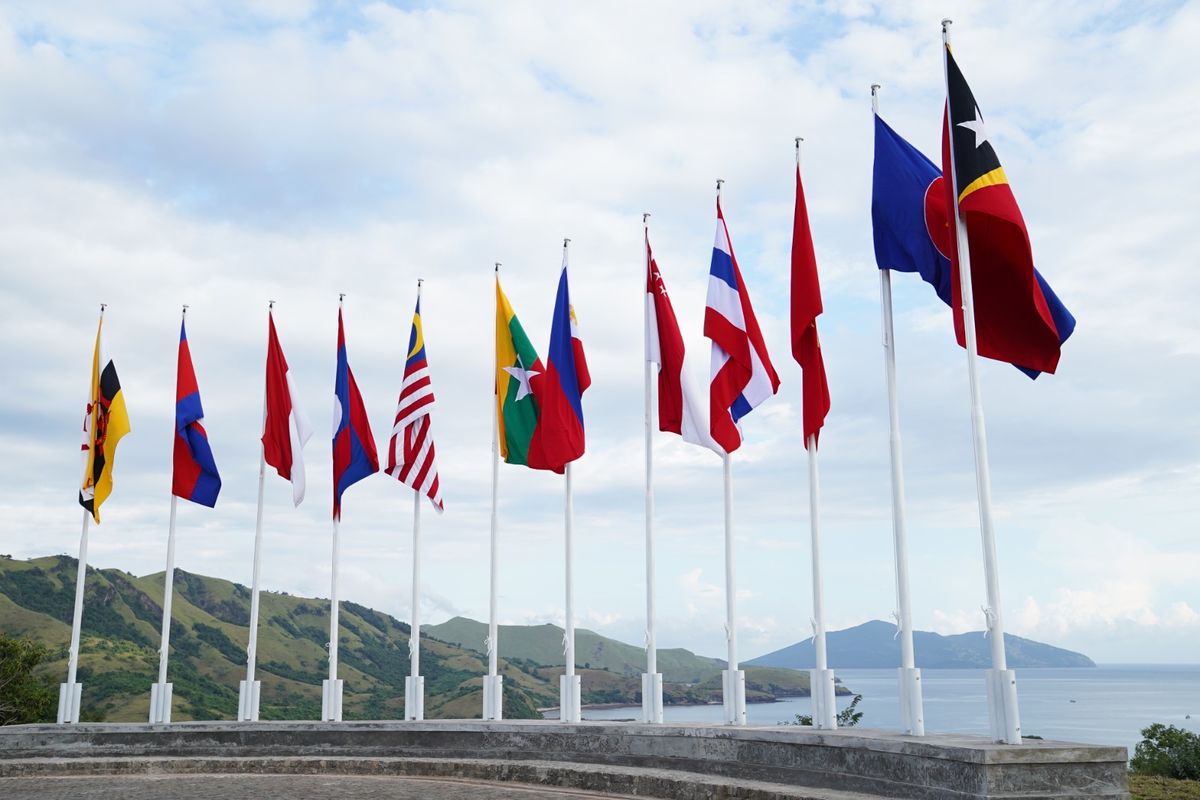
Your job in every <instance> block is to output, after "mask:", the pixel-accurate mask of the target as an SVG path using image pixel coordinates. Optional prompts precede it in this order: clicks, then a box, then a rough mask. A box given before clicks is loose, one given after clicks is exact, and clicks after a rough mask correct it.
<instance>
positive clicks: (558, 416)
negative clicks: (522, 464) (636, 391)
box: [529, 252, 592, 473]
mask: <svg viewBox="0 0 1200 800" xmlns="http://www.w3.org/2000/svg"><path fill="white" fill-rule="evenodd" d="M591 385H592V377H591V375H589V374H588V368H587V359H586V358H585V357H584V355H583V342H582V341H581V340H580V338H579V325H578V321H577V320H576V319H575V309H574V308H573V307H572V306H571V294H570V291H569V289H568V285H567V256H566V253H565V252H564V253H563V266H562V275H561V276H560V277H559V279H558V295H557V297H555V299H554V319H553V322H552V323H551V326H550V348H549V352H548V353H547V356H546V374H545V376H544V378H543V380H542V381H541V392H540V393H538V394H537V401H538V406H539V408H540V409H541V415H540V417H539V418H538V423H537V427H536V428H534V429H533V438H532V439H531V440H530V442H529V466H530V467H532V468H533V469H549V470H553V471H554V472H559V473H561V472H562V471H563V470H564V468H565V467H566V465H567V463H568V462H570V461H574V460H575V459H577V458H579V457H580V456H581V455H583V450H584V437H583V393H584V392H585V391H587V388H588V387H589V386H591Z"/></svg>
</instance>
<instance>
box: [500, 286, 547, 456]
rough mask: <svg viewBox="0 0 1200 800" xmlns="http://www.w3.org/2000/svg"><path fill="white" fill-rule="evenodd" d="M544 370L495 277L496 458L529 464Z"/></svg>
mask: <svg viewBox="0 0 1200 800" xmlns="http://www.w3.org/2000/svg"><path fill="white" fill-rule="evenodd" d="M545 372H546V370H545V368H544V367H543V366H542V362H541V359H539V358H538V354H537V351H536V350H534V349H533V344H532V343H531V342H530V341H529V337H528V336H526V335H525V329H524V328H522V327H521V321H520V320H518V319H517V315H516V313H515V312H514V311H513V307H512V306H511V305H510V304H509V302H508V298H507V297H506V296H505V295H504V290H503V289H501V288H500V277H499V276H498V275H497V276H496V429H497V431H498V433H499V435H498V437H497V438H498V440H499V443H500V456H501V457H502V458H503V459H504V461H505V462H506V463H508V464H524V465H526V466H528V465H529V442H530V440H531V439H532V438H533V431H534V429H536V428H537V424H538V417H539V416H540V414H539V411H538V402H537V395H538V391H537V390H538V388H540V387H541V382H542V376H543V375H544V374H545Z"/></svg>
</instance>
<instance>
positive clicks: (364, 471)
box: [333, 308, 379, 519]
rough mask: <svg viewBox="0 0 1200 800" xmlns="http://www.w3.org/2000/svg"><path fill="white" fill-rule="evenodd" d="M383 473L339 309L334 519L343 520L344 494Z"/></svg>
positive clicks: (334, 402) (334, 407)
mask: <svg viewBox="0 0 1200 800" xmlns="http://www.w3.org/2000/svg"><path fill="white" fill-rule="evenodd" d="M376 472H379V456H378V455H376V453H375V437H374V436H372V434H371V423H370V420H368V419H367V409H366V407H365V406H364V405H363V399H362V394H360V393H359V391H358V384H356V383H355V382H354V373H353V372H351V371H350V361H349V359H348V358H347V357H346V332H345V328H344V327H343V325H342V310H341V309H340V308H339V309H338V347H337V373H336V375H335V377H334V389H333V518H334V519H341V518H342V494H343V493H344V492H345V491H346V490H347V489H349V488H350V487H351V486H353V485H354V484H356V483H358V482H359V481H361V480H362V479H363V478H366V477H368V476H369V475H374V474H375V473H376Z"/></svg>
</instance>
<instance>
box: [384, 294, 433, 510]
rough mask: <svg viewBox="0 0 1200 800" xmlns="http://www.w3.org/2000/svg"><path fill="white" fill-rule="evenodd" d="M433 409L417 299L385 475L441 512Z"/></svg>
mask: <svg viewBox="0 0 1200 800" xmlns="http://www.w3.org/2000/svg"><path fill="white" fill-rule="evenodd" d="M433 406H434V399H433V384H432V382H431V381H430V379H429V362H428V361H427V360H426V358H425V334H424V331H423V330H422V328H421V299H420V297H418V298H417V310H416V312H415V313H414V314H413V326H412V333H411V334H410V335H409V338H408V359H407V361H405V363H404V383H403V384H402V385H401V387H400V400H399V402H398V403H397V405H396V422H395V424H394V425H392V438H391V441H390V442H389V444H388V463H387V474H389V475H391V476H392V477H393V478H395V479H397V480H398V481H400V482H401V483H403V484H404V485H405V486H409V487H412V489H413V491H416V492H420V493H421V494H423V495H425V496H426V497H428V498H429V500H430V502H431V503H433V507H434V508H436V509H437V510H438V511H442V510H443V505H442V486H441V482H440V481H439V480H438V471H437V454H436V453H435V451H434V448H433V433H432V432H431V431H430V429H429V412H430V411H431V410H432V409H433Z"/></svg>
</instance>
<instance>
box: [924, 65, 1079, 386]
mask: <svg viewBox="0 0 1200 800" xmlns="http://www.w3.org/2000/svg"><path fill="white" fill-rule="evenodd" d="M946 97H947V100H946V110H945V114H944V116H943V119H942V173H943V176H944V178H945V180H944V184H945V186H946V195H947V199H948V200H949V208H951V209H953V208H954V205H953V204H954V203H955V202H957V203H958V212H959V217H960V218H961V219H962V221H963V224H964V225H965V226H966V229H967V242H968V247H969V248H970V255H971V285H972V300H973V301H974V305H975V331H976V337H977V341H978V346H979V355H981V356H986V357H988V358H995V359H999V360H1000V361H1008V362H1010V363H1012V364H1015V365H1017V366H1019V367H1024V368H1026V369H1027V370H1037V371H1039V372H1050V373H1053V372H1054V370H1055V368H1056V367H1057V366H1058V359H1059V356H1060V354H1061V344H1062V340H1063V338H1065V337H1064V336H1062V335H1060V331H1059V330H1058V327H1057V326H1056V325H1055V320H1054V315H1053V313H1052V311H1051V308H1050V305H1049V303H1048V302H1047V299H1046V296H1045V293H1044V291H1043V289H1042V285H1041V283H1040V282H1039V281H1038V279H1037V276H1036V273H1035V271H1034V267H1033V251H1032V249H1031V247H1030V243H1029V232H1028V231H1027V230H1026V229H1025V220H1024V218H1023V217H1022V216H1021V209H1020V208H1018V207H1017V200H1016V198H1015V197H1014V196H1013V193H1012V187H1010V186H1009V184H1008V178H1007V177H1006V176H1005V174H1004V168H1003V167H1001V166H1000V159H999V157H998V156H997V155H996V151H995V149H994V148H993V147H992V142H991V139H990V138H989V136H988V130H987V127H986V126H985V125H984V121H983V114H982V113H981V112H980V110H979V105H978V104H977V103H976V102H975V96H974V95H973V94H972V93H971V87H969V86H968V85H967V81H966V79H965V78H964V77H963V75H962V73H961V72H960V71H959V69H958V64H956V63H955V61H954V56H953V54H952V53H951V52H950V48H949V47H947V48H946ZM951 187H953V188H951ZM957 240H958V237H957V236H950V237H949V243H948V244H949V249H950V260H951V263H952V264H953V269H952V270H951V271H950V281H951V294H952V298H953V302H952V303H951V307H952V308H953V310H954V332H955V335H956V336H957V337H958V343H959V344H965V342H966V333H965V327H964V323H963V311H962V287H961V286H960V285H959V280H958V275H959V268H958V241H957ZM1066 333H1069V331H1067V332H1066Z"/></svg>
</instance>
